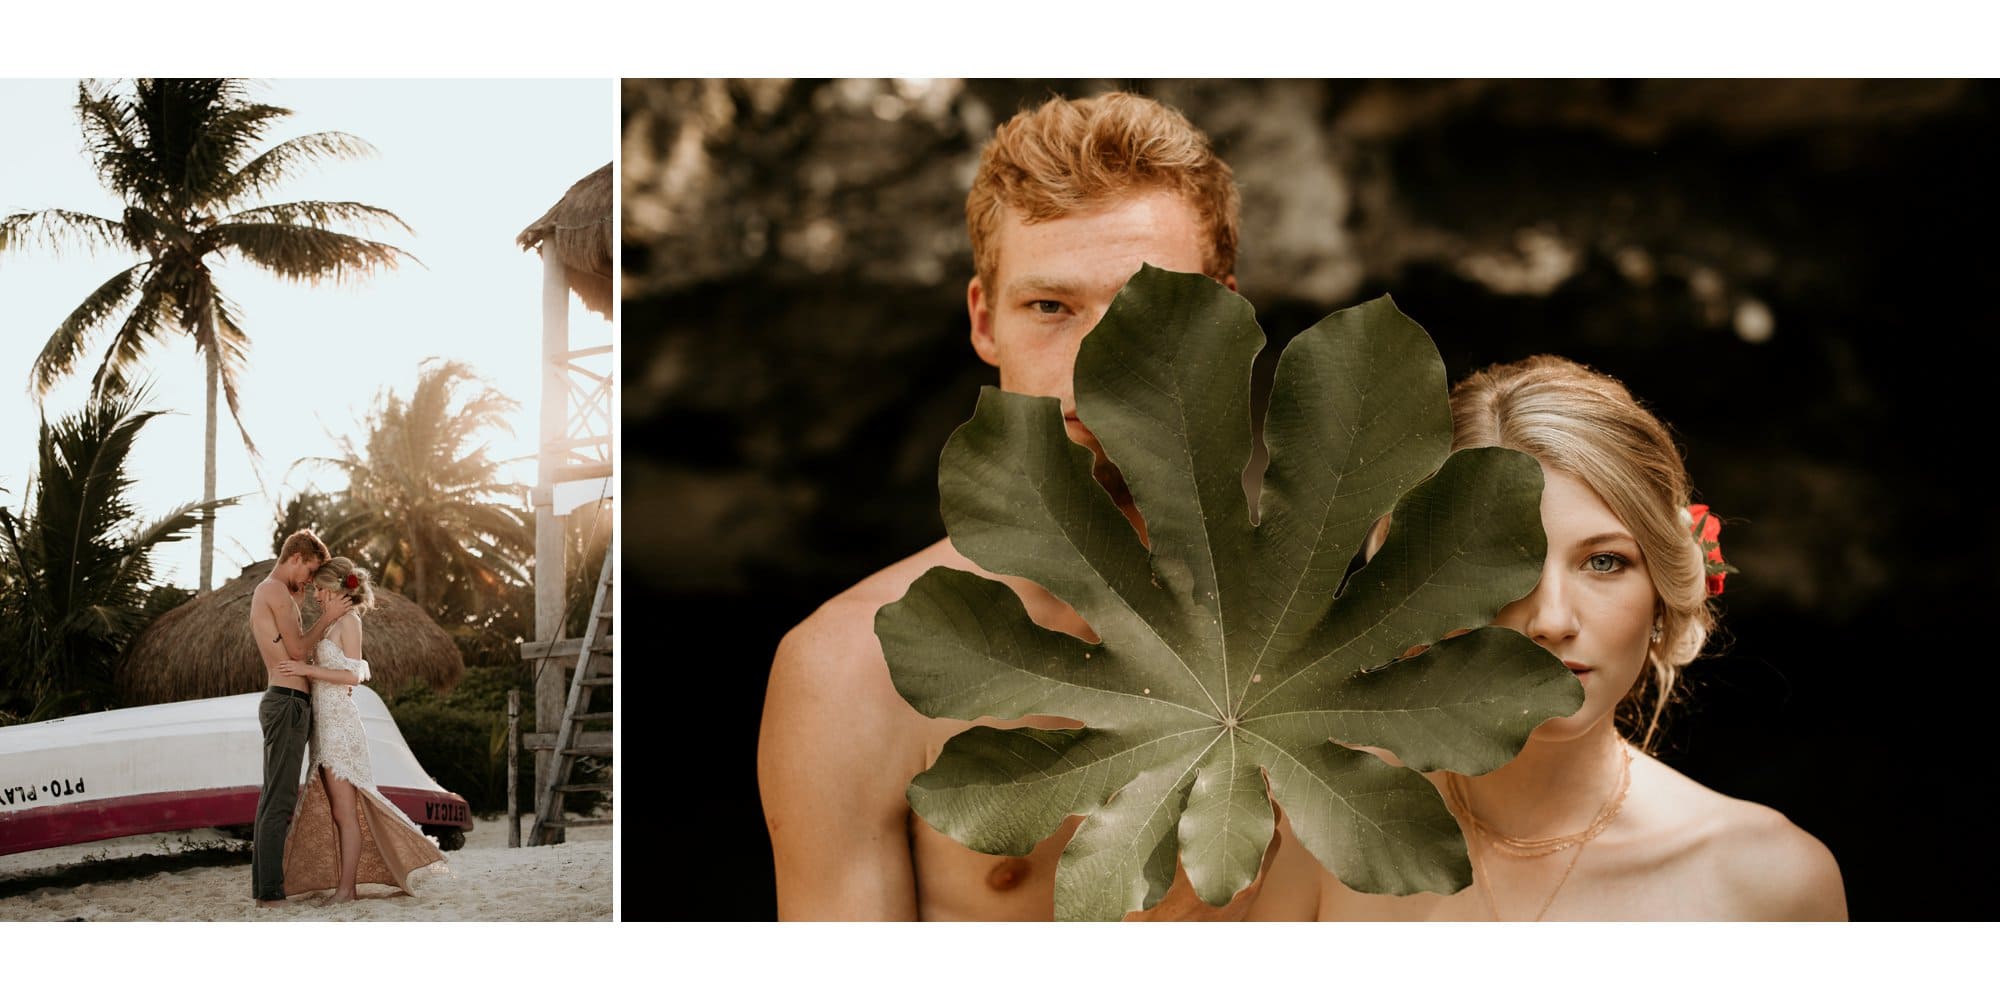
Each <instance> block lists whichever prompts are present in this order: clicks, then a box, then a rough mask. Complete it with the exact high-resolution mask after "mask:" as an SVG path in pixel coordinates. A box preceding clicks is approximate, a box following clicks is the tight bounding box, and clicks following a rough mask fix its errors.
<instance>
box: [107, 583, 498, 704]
mask: <svg viewBox="0 0 2000 1000" xmlns="http://www.w3.org/2000/svg"><path fill="white" fill-rule="evenodd" d="M276 562H277V560H275V559H266V560H264V561H263V562H260V563H257V564H255V565H252V566H250V567H248V568H246V569H244V571H243V575H242V576H239V577H237V578H236V579H234V580H231V581H229V582H228V583H225V584H223V585H222V586H220V587H218V588H216V589H215V590H214V591H212V592H210V593H208V594H206V595H203V596H201V597H197V598H195V599H193V600H191V601H189V602H187V603H186V604H183V605H181V606H180V607H178V608H175V609H173V610H172V611H169V612H167V613H166V614H163V615H161V616H160V617H159V618H157V619H155V620H154V621H153V623H152V624H151V625H148V626H146V629H145V631H143V632H140V633H139V634H138V636H136V637H134V638H133V640H132V644H131V645H130V646H127V647H126V649H125V659H124V660H123V661H122V662H120V663H119V664H118V672H117V676H116V678H115V683H116V686H117V691H118V697H119V699H120V700H121V701H122V702H123V703H124V704H126V705H154V704H158V703H160V702H166V701H185V700H187V699H190V698H218V697H221V696H223V695H231V694H243V693H245V692H249V691H261V690H263V689H264V687H265V679H264V661H263V660H261V659H259V658H258V655H257V641H256V639H254V638H252V637H251V634H250V595H251V592H252V591H254V590H255V589H256V588H257V583H258V581H260V580H262V579H264V577H266V576H269V575H270V573H271V567H272V565H273V564H275V563H276ZM303 614H304V617H305V621H306V624H308V625H310V624H311V623H312V622H313V621H315V620H316V619H317V618H318V616H319V609H318V608H317V607H316V606H315V604H314V602H313V600H312V598H311V597H310V596H308V597H307V598H306V605H305V610H304V612H303ZM362 625H363V628H362V640H361V654H362V659H365V660H367V661H368V669H369V672H370V673H371V674H372V675H373V676H372V677H371V678H370V679H369V681H368V686H369V687H371V688H374V689H375V691H376V692H377V693H379V694H382V695H389V694H393V693H395V691H396V690H397V689H399V688H401V687H402V686H403V685H405V684H408V683H410V682H411V681H414V680H418V679H422V680H423V681H425V682H427V683H429V685H430V686H431V687H432V688H433V689H435V690H438V691H446V690H450V689H451V687H452V686H453V685H455V684H457V683H458V682H459V679H460V678H462V677H464V676H465V661H464V659H463V658H461V657H460V656H459V653H458V646H457V645H456V644H454V643H453V642H452V641H451V636H449V635H446V634H445V631H444V629H442V628H439V627H438V624H437V623H436V622H434V621H432V620H431V619H430V616H429V615H426V614H424V612H423V610H422V609H420V608H418V607H417V606H416V605H415V604H414V603H412V602H411V601H410V600H409V599H407V598H405V597H403V596H402V595H400V594H392V593H390V592H388V591H386V590H383V589H381V588H380V587H377V588H376V589H375V610H373V611H371V612H369V613H368V617H367V618H365V619H363V621H362Z"/></svg>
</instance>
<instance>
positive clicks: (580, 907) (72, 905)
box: [0, 815, 612, 922]
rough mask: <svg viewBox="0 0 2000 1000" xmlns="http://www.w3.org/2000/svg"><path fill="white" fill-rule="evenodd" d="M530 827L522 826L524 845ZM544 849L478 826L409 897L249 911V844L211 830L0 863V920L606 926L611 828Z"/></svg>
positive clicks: (319, 897)
mask: <svg viewBox="0 0 2000 1000" xmlns="http://www.w3.org/2000/svg"><path fill="white" fill-rule="evenodd" d="M532 821H533V817H523V834H522V840H524V841H525V840H526V839H527V836H526V830H525V828H526V826H527V825H529V824H530V823H532ZM569 840H570V842H569V843H566V844H559V845H556V846H554V847H516V848H510V847H508V846H507V817H506V816H504V815H501V816H494V817H490V818H484V817H482V818H479V819H478V820H477V821H476V823H475V825H474V827H473V830H472V832H471V833H469V834H467V835H466V840H465V846H464V847H463V848H461V849H459V850H456V851H447V852H445V865H444V867H445V868H446V869H447V870H443V871H440V870H438V868H437V867H432V868H430V869H426V870H423V871H419V872H416V873H415V874H414V875H412V877H411V882H410V885H411V888H412V889H413V890H414V892H415V895H414V896H405V895H402V894H401V893H400V892H398V891H397V890H395V889H394V888H393V887H390V886H379V885H364V886H361V887H360V890H359V891H360V895H361V897H362V898H361V899H359V900H356V901H355V902H352V903H344V904H337V905H336V904H333V903H330V902H329V901H328V896H329V895H330V893H324V892H322V893H311V894H306V895H301V896H294V897H292V900H291V902H290V903H289V904H288V905H286V906H281V907H272V908H259V907H258V906H256V905H255V904H254V903H252V902H251V900H250V844H249V842H248V841H241V840H232V839H230V838H228V837H226V836H225V835H224V834H223V833H222V831H220V830H186V831H180V832H176V833H156V834H149V835H146V836H142V837H122V838H119V839H116V840H100V841H96V842H93V843H88V844H73V845H69V846H66V847H51V848H48V849H47V850H41V851H30V852H26V853H22V854H9V855H4V856H0V920H86V921H106V920H197V921H198V920H242V921H260V922H261V921H287V920H340V921H405V920H610V919H611V915H612V914H611V902H612V886H611V827H608V826H600V827H583V828H580V829H577V830H573V831H571V832H570V836H569Z"/></svg>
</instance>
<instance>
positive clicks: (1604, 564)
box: [1583, 552, 1625, 573]
mask: <svg viewBox="0 0 2000 1000" xmlns="http://www.w3.org/2000/svg"><path fill="white" fill-rule="evenodd" d="M1583 564H1584V565H1585V566H1588V567H1590V569H1591V571H1592V572H1596V573H1613V572H1616V571H1618V570H1621V569H1624V568H1625V557H1624V556H1621V555H1615V554H1613V553H1610V552H1599V553H1598V554H1596V555H1594V556H1591V557H1590V558H1589V559H1585V560H1584V561H1583Z"/></svg>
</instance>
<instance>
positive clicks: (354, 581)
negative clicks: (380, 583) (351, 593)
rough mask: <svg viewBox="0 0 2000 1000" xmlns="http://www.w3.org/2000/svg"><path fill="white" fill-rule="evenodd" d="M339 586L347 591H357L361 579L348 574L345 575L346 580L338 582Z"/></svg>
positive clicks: (355, 575)
mask: <svg viewBox="0 0 2000 1000" xmlns="http://www.w3.org/2000/svg"><path fill="white" fill-rule="evenodd" d="M340 585H341V586H343V587H346V588H347V589H349V590H356V589H359V588H360V586H361V577H360V576H359V575H357V574H354V573H349V574H347V579H345V580H342V581H340Z"/></svg>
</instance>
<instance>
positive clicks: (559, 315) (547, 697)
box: [534, 246, 569, 839]
mask: <svg viewBox="0 0 2000 1000" xmlns="http://www.w3.org/2000/svg"><path fill="white" fill-rule="evenodd" d="M554 251H555V248H554V247H551V246H544V247H543V248H542V433H541V449H540V460H539V461H538V462H537V463H536V477H535V481H536V485H535V490H534V502H535V640H536V641H537V642H554V641H555V640H557V639H560V638H562V613H563V598H564V597H565V596H566V595H565V594H564V593H563V589H564V588H563V583H564V579H563V578H564V573H563V569H564V567H563V560H564V555H565V550H566V547H565V546H564V544H563V523H562V518H561V517H559V516H557V514H556V509H555V484H556V473H557V471H558V470H559V469H560V468H561V467H562V464H563V461H564V456H563V454H562V449H561V447H560V446H561V442H562V441H563V440H564V439H565V438H566V437H567V436H568V430H569V427H568V423H569V376H568V375H567V374H566V373H565V366H566V365H567V364H568V356H569V282H568V280H567V278H566V277H565V275H564V274H563V265H562V262H561V261H560V260H558V259H557V257H556V254H555V252H554ZM568 696H569V678H568V677H565V676H563V670H562V667H561V666H560V665H559V664H558V663H556V662H545V663H544V664H543V666H542V667H541V668H540V669H538V670H537V672H536V675H535V732H536V733H539V734H543V735H546V736H548V737H550V738H553V737H554V736H555V732H556V728H557V726H558V725H560V724H561V722H562V713H563V705H564V703H565V702H566V701H567V700H568ZM555 766H556V760H555V754H553V753H551V752H550V751H547V750H537V751H536V752H535V789H536V799H537V801H536V806H537V809H538V810H539V807H540V796H541V789H542V787H543V786H545V785H547V784H548V781H549V774H550V773H551V769H552V768H554V767H555ZM558 839H560V838H558Z"/></svg>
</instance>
